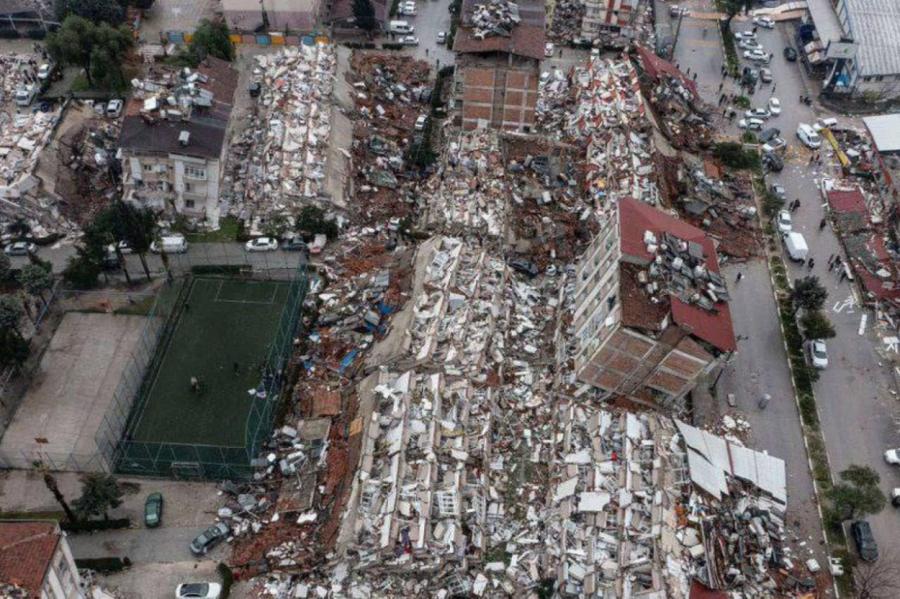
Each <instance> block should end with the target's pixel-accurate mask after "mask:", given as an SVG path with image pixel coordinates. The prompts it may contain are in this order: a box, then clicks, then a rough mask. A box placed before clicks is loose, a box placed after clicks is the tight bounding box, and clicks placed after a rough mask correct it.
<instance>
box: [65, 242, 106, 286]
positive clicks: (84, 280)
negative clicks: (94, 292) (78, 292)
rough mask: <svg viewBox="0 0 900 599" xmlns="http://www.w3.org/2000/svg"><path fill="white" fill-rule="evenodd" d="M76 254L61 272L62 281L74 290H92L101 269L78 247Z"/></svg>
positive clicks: (85, 251)
mask: <svg viewBox="0 0 900 599" xmlns="http://www.w3.org/2000/svg"><path fill="white" fill-rule="evenodd" d="M76 252H77V253H76V254H75V255H74V256H72V257H70V258H69V262H68V264H67V265H66V268H65V270H63V274H62V276H63V279H64V280H65V281H66V282H67V283H68V284H69V285H71V286H73V287H75V288H76V289H93V288H94V287H96V286H97V277H99V276H100V272H101V271H102V270H103V268H102V267H101V266H100V263H99V262H97V261H96V260H95V259H93V258H92V257H91V256H90V254H89V253H88V251H87V250H85V248H82V247H79V248H77V249H76Z"/></svg>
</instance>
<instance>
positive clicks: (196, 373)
mask: <svg viewBox="0 0 900 599" xmlns="http://www.w3.org/2000/svg"><path fill="white" fill-rule="evenodd" d="M189 284H190V285H191V287H190V289H189V290H188V291H187V294H186V298H185V300H184V303H183V305H182V306H181V307H180V308H179V310H180V314H178V315H177V321H176V322H175V323H174V329H173V330H172V333H171V335H170V336H169V337H168V339H166V340H164V341H163V343H164V345H163V346H161V347H159V348H157V352H160V355H161V356H162V358H161V360H160V361H159V362H158V364H157V366H156V368H155V369H154V370H153V371H151V372H150V374H149V376H150V377H152V380H150V381H148V385H147V386H145V389H146V391H145V393H146V398H145V401H144V402H142V406H141V409H140V412H139V413H138V414H137V420H136V422H135V426H134V428H133V433H132V439H133V440H134V441H146V442H152V443H186V444H199V445H215V446H219V447H243V446H244V443H245V425H246V422H247V416H248V414H249V412H250V407H251V405H252V402H253V401H259V400H258V399H254V397H253V396H252V395H251V394H250V393H248V391H249V390H250V389H254V388H256V387H257V386H258V385H259V383H260V380H261V366H262V365H263V364H264V363H265V360H266V358H267V356H268V353H269V346H270V343H271V342H272V340H273V339H274V338H275V334H276V331H277V330H278V324H279V321H280V320H281V314H282V310H283V309H284V305H285V303H286V301H287V298H288V293H289V284H288V283H284V282H274V281H244V280H234V279H221V278H203V277H200V278H194V279H193V280H192V281H191V282H190V283H189ZM191 377H197V378H198V379H199V381H200V390H199V392H197V391H195V390H193V389H192V388H191Z"/></svg>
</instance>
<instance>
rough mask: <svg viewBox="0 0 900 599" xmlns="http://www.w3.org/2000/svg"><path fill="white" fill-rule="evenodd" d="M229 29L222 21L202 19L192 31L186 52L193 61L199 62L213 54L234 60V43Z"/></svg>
mask: <svg viewBox="0 0 900 599" xmlns="http://www.w3.org/2000/svg"><path fill="white" fill-rule="evenodd" d="M230 36H231V31H229V30H228V25H226V24H225V22H224V21H219V20H216V21H210V20H208V19H203V20H202V21H200V25H199V26H198V27H197V29H196V30H195V31H194V36H193V37H192V38H191V43H190V44H189V45H188V53H189V54H190V56H191V57H192V58H193V60H194V63H195V64H196V63H199V62H200V61H201V60H203V59H204V58H206V57H207V56H215V57H216V58H221V59H222V60H227V61H229V62H230V61H232V60H234V44H232V43H231V37H230Z"/></svg>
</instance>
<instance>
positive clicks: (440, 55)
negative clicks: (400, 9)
mask: <svg viewBox="0 0 900 599" xmlns="http://www.w3.org/2000/svg"><path fill="white" fill-rule="evenodd" d="M449 7H450V0H417V1H416V15H414V16H410V15H397V16H396V17H395V19H397V20H403V21H408V22H409V24H410V25H412V26H413V27H415V29H416V31H415V34H414V35H415V36H416V37H417V38H419V45H418V46H410V47H409V48H406V49H405V50H402V52H404V53H406V54H411V55H413V56H415V57H416V58H420V59H422V60H425V61H428V62H430V63H432V64H434V66H435V68H440V67H443V66H447V65H448V64H454V63H455V62H456V55H455V54H454V53H453V52H452V50H451V49H450V48H448V47H447V44H438V43H437V34H438V33H439V32H441V31H443V32H445V33H447V34H449V33H450V11H449V10H448V8H449ZM383 41H389V38H385V39H384V40H383Z"/></svg>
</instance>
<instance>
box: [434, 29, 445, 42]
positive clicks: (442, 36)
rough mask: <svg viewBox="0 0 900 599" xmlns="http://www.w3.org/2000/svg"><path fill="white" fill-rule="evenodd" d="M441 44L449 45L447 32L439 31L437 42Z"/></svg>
mask: <svg viewBox="0 0 900 599" xmlns="http://www.w3.org/2000/svg"><path fill="white" fill-rule="evenodd" d="M435 41H436V42H437V43H439V44H446V43H447V32H446V31H438V34H437V39H436V40H435Z"/></svg>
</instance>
